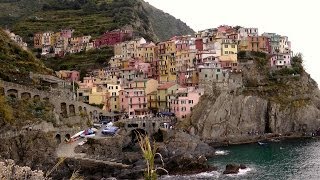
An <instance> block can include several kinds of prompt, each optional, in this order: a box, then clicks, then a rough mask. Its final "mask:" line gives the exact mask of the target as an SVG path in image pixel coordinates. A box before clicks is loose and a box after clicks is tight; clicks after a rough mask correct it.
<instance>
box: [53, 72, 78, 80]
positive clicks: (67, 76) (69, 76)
mask: <svg viewBox="0 0 320 180" xmlns="http://www.w3.org/2000/svg"><path fill="white" fill-rule="evenodd" d="M56 75H57V76H58V78H60V79H63V80H65V81H69V82H72V81H74V82H78V81H79V80H80V72H79V71H69V70H60V71H56Z"/></svg>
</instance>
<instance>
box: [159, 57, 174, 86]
mask: <svg viewBox="0 0 320 180" xmlns="http://www.w3.org/2000/svg"><path fill="white" fill-rule="evenodd" d="M175 59H176V57H175V55H174V54H164V55H160V57H159V74H160V82H175V81H176V80H177V77H176V60H175Z"/></svg>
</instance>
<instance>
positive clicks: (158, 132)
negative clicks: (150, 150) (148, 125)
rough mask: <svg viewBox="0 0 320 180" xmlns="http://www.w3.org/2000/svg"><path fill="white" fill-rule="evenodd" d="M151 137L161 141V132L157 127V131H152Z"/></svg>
mask: <svg viewBox="0 0 320 180" xmlns="http://www.w3.org/2000/svg"><path fill="white" fill-rule="evenodd" d="M152 137H153V139H154V140H155V141H156V142H163V132H162V131H161V130H160V129H158V131H157V132H156V133H154V134H153V135H152Z"/></svg>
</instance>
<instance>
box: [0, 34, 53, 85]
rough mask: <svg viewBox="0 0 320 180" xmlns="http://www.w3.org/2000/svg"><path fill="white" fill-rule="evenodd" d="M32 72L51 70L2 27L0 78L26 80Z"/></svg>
mask: <svg viewBox="0 0 320 180" xmlns="http://www.w3.org/2000/svg"><path fill="white" fill-rule="evenodd" d="M30 72H34V73H42V74H47V73H50V70H49V69H48V68H46V67H45V66H44V65H43V64H42V63H41V61H40V60H38V59H36V58H35V56H34V55H33V54H32V53H31V52H29V51H25V50H23V49H22V48H21V47H20V46H18V45H17V44H16V43H15V42H13V41H12V40H11V39H10V38H9V37H8V35H7V34H6V33H5V32H4V31H3V30H2V29H0V79H3V80H6V81H24V80H26V79H28V77H29V73H30Z"/></svg>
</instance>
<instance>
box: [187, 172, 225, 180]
mask: <svg viewBox="0 0 320 180" xmlns="http://www.w3.org/2000/svg"><path fill="white" fill-rule="evenodd" d="M219 175H220V173H219V172H217V171H211V172H202V173H199V174H195V175H191V177H198V178H206V177H215V178H218V177H219Z"/></svg>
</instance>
